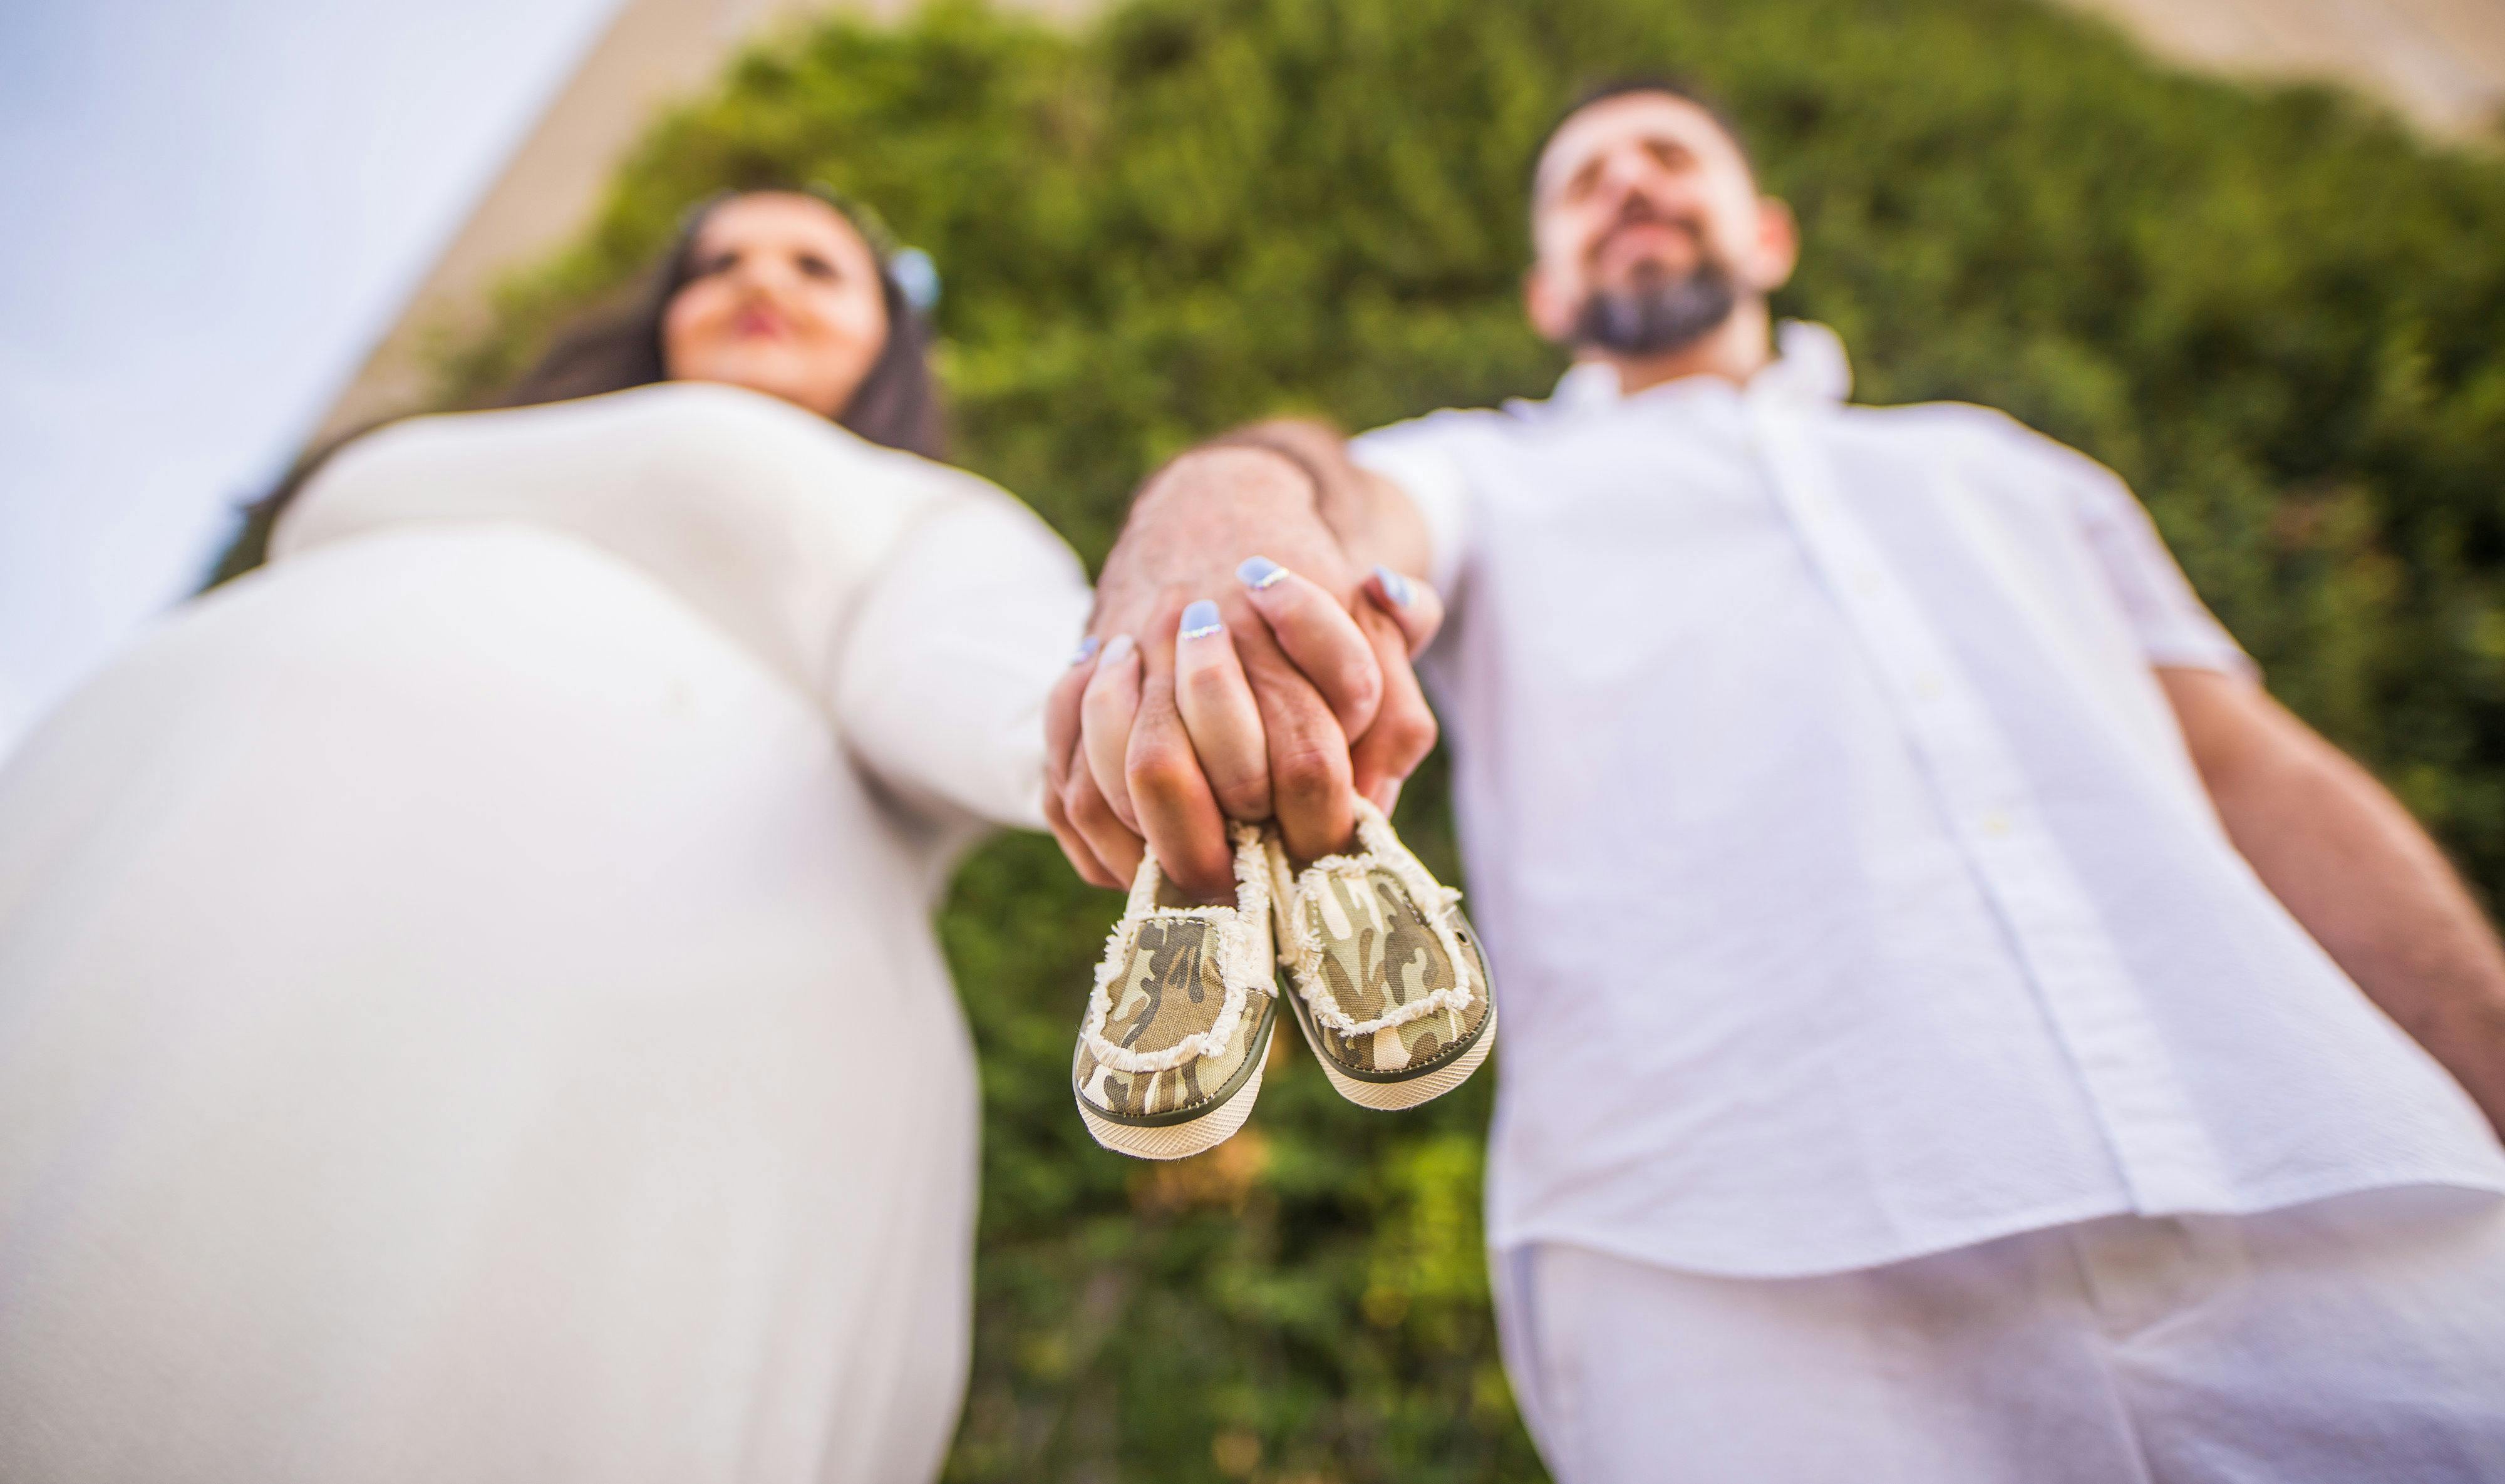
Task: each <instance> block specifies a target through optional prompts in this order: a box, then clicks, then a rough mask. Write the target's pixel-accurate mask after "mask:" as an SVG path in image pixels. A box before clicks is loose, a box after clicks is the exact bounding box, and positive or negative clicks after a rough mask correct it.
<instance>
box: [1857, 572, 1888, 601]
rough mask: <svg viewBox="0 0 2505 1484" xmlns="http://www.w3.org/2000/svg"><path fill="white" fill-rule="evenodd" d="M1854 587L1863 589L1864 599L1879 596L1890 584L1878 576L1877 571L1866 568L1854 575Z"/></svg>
mask: <svg viewBox="0 0 2505 1484" xmlns="http://www.w3.org/2000/svg"><path fill="white" fill-rule="evenodd" d="M1852 585H1853V586H1855V587H1857V588H1859V589H1861V595H1862V596H1863V597H1865V598H1875V597H1877V596H1879V593H1880V590H1881V589H1882V588H1884V587H1886V586H1887V585H1888V582H1887V579H1885V578H1882V577H1881V576H1880V575H1879V574H1878V572H1877V570H1876V569H1874V568H1870V567H1864V568H1862V569H1861V570H1860V571H1858V572H1856V573H1854V574H1852Z"/></svg>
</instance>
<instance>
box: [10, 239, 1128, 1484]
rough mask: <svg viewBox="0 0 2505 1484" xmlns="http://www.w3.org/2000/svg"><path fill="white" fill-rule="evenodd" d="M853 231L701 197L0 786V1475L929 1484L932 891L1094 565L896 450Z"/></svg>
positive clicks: (931, 449)
mask: <svg viewBox="0 0 2505 1484" xmlns="http://www.w3.org/2000/svg"><path fill="white" fill-rule="evenodd" d="M874 235H875V233H873V232H871V231H869V230H865V229H864V227H863V226H861V225H859V224H858V223H857V221H856V220H855V219H854V217H853V216H852V214H850V213H849V212H848V211H846V210H845V209H843V208H841V207H839V206H838V205H837V204H835V203H834V202H832V201H831V200H829V199H826V198H821V197H818V196H815V195H811V194H799V193H759V194H744V195H737V196H732V197H727V198H724V199H723V200H720V201H718V202H716V203H714V204H712V205H711V206H709V207H708V208H706V209H704V210H703V211H702V212H701V213H700V214H699V215H698V216H697V217H696V218H694V219H693V221H692V223H691V225H690V227H689V229H688V231H687V233H686V234H685V235H684V237H683V238H682V240H681V241H680V242H679V243H678V244H677V246H676V247H675V248H674V249H673V251H672V253H671V255H670V257H669V258H668V260H667V261H665V263H664V264H663V265H661V267H660V268H659V270H658V272H657V274H656V278H655V292H654V294H653V297H652V298H651V300H649V302H648V303H646V304H645V305H643V306H642V307H641V309H640V311H639V312H636V313H633V314H630V315H628V316H626V317H624V318H622V319H619V320H616V321H612V322H610V323H608V324H606V325H604V326H602V327H599V328H598V329H597V330H596V331H595V332H593V333H590V334H587V335H583V336H577V337H575V338H574V339H572V340H570V341H568V342H567V343H565V344H563V345H561V346H560V347H559V349H558V351H557V352H555V353H554V354H553V355H552V357H551V358H550V361H549V362H548V363H547V365H546V366H544V367H543V368H541V370H540V371H538V372H536V373H534V375H533V376H532V377H531V378H529V379H528V380H526V382H525V383H524V386H523V389H522V392H521V393H520V394H519V396H518V397H517V399H516V400H519V401H524V402H533V403H537V404H540V405H535V406H515V407H510V408H507V409H503V410H496V411H485V412H473V413H464V414H458V415H449V416H436V417H422V418H416V419H413V420H409V421H405V422H401V423H398V424H395V425H392V426H389V427H386V428H384V429H383V430H381V431H379V432H375V433H371V434H369V435H367V436H365V437H363V438H361V439H358V440H356V441H355V442H351V443H350V444H348V445H347V446H346V447H345V448H343V449H342V450H340V451H339V452H338V453H337V454H335V456H334V457H332V458H331V459H329V460H328V461H327V462H326V463H325V464H324V465H323V466H322V467H321V468H320V469H319V470H318V472H317V473H316V474H315V475H314V476H313V477H311V478H310V479H309V480H307V481H305V483H304V484H303V486H302V488H301V489H300V492H298V493H296V495H295V496H294V498H292V499H289V500H286V501H284V502H282V503H281V508H278V509H275V510H272V511H269V512H265V514H267V515H270V516H272V517H274V518H272V519H270V520H268V521H267V522H266V523H265V528H266V535H267V550H268V556H269V560H268V563H267V565H266V567H265V568H264V569H263V570H259V571H255V572H252V573H250V574H249V575H247V576H245V577H243V578H242V579H241V580H239V581H236V582H233V583H229V584H227V585H225V586H223V587H221V588H219V589H218V590H216V591H215V592H213V593H211V594H210V595H209V596H207V597H206V598H204V599H202V600H200V601H198V602H195V603H194V604H192V605H190V606H189V607H187V608H185V609H183V610H181V611H179V612H178V613H176V614H175V615H174V616H173V617H172V618H170V619H169V620H168V621H166V622H164V623H163V624H162V625H161V626H160V627H159V628H158V629H157V630H156V631H155V632H154V633H153V634H152V635H151V636H150V637H148V638H147V639H146V640H145V641H144V642H142V643H140V644H139V645H137V646H136V647H135V648H134V649H133V650H132V651H130V652H129V653H128V654H125V655H124V656H123V658H122V660H121V661H120V662H119V663H117V664H116V665H114V666H113V667H112V668H111V669H110V670H108V671H107V672H106V673H104V674H103V675H101V676H100V677H99V678H97V679H96V680H95V681H94V682H93V683H91V684H90V685H88V687H87V688H86V689H84V690H83V691H81V692H80V693H79V694H77V695H76V696H75V697H74V698H72V699H71V700H70V701H69V702H68V703H67V704H66V705H65V706H63V707H62V708H61V709H60V710H59V711H58V712H57V713H55V714H54V715H53V717H52V718H51V719H50V720H49V721H48V722H47V723H46V724H44V725H43V726H42V727H40V728H39V729H38V730H37V731H36V733H35V734H34V735H32V736H31V737H30V738H29V739H28V740H27V741H26V742H25V743H24V744H23V745H22V746H21V747H20V749H19V750H18V753H17V754H16V755H15V757H14V758H12V759H11V760H10V761H9V762H8V764H7V766H6V768H5V771H0V1478H6V1479H9V1480H11V1481H13V1484H50V1481H59V1480H104V1479H116V1480H143V1479H144V1480H220V1481H224V1480H234V1481H243V1480H251V1481H256V1484H264V1481H278V1480H308V1481H309V1480H319V1481H323V1484H353V1481H365V1480H420V1479H424V1480H463V1481H494V1480H524V1479H527V1480H534V1481H571V1480H599V1481H604V1484H605V1481H626V1480H646V1479H649V1480H654V1481H662V1480H668V1481H688V1480H729V1479H757V1480H803V1479H808V1480H882V1481H883V1480H915V1479H927V1478H929V1477H931V1476H933V1475H934V1474H935V1473H936V1471H937V1469H938V1466H939V1464H940V1460H941V1458H942V1455H943V1454H944V1452H945V1449H946V1447H947V1443H948V1438H949V1434H950V1431H951V1428H952V1426H953V1422H954V1418H955V1414H956V1409H957V1405H958V1401H959V1397H960V1395H961V1393H962V1390H963V1385H964V1378H965V1371H966V1365H967V1352H968V1339H969V1327H970V1260H971V1247H972V1234H973V1211H974V1190H975V1138H976V1099H975V1085H974V1065H973V1057H972V1053H971V1046H970V1042H969V1039H968V1036H967V1031H966V1026H965V1024H964V1021H963V1019H962V1017H961V1015H960V1012H959V1010H958V1007H957V1003H956V1000H955V998H954V996H953V994H952V992H951V988H950V985H949V983H948V980H947V978H946V974H945V970H944V968H943V965H942V963H941V959H940V955H939V952H938V949H937V946H936V944H935V940H934V937H933V935H932V931H931V929H930V926H929V918H930V913H931V910H932V906H933V901H934V897H935V894H936V893H937V891H938V890H939V889H940V888H941V886H942V885H943V884H944V882H945V880H946V878H947V872H948V868H949V866H950V864H951V863H952V861H953V860H954V859H955V857H956V855H957V854H958V853H959V852H960V851H961V850H962V848H963V847H964V846H965V845H966V844H968V843H969V842H970V839H971V838H972V837H974V836H975V835H976V834H978V833H979V832H980V831H981V830H983V829H984V828H985V827H987V826H990V825H1013V826H1019V827H1024V828H1040V827H1041V813H1040V812H1039V810H1040V805H1039V797H1038V793H1039V781H1040V778H1041V751H1042V733H1041V724H1040V722H1039V708H1040V707H1041V704H1042V702H1043V699H1044V696H1045V692H1046V690H1047V689H1048V688H1049V687H1050V686H1051V685H1052V683H1053V682H1054V681H1055V680H1056V679H1057V678H1058V677H1059V676H1060V674H1061V673H1062V671H1063V667H1064V662H1065V660H1066V659H1067V658H1068V656H1069V654H1070V652H1071V649H1072V647H1073V645H1074V644H1075V643H1076V639H1077V636H1078V633H1079V630H1080V626H1081V623H1082V620H1083V618H1084V616H1085V611H1086V607H1087V602H1088V594H1087V589H1086V586H1085V583H1084V579H1083V576H1082V573H1081V571H1080V568H1079V565H1078V563H1077V562H1076V559H1075V558H1074V557H1073V556H1072V554H1071V552H1070V551H1069V549H1068V548H1066V547H1065V546H1064V545H1063V544H1062V543H1061V542H1060V541H1059V540H1058V539H1057V538H1056V537H1055V536H1054V535H1053V534H1052V532H1051V531H1049V530H1048V529H1047V528H1046V527H1045V526H1044V525H1043V524H1042V522H1041V521H1040V520H1039V519H1038V518H1037V517H1036V516H1035V515H1034V513H1033V512H1030V511H1028V510H1027V508H1026V507H1024V506H1023V505H1021V504H1019V503H1018V502H1017V501H1016V500H1014V499H1012V498H1011V497H1010V496H1008V495H1007V494H1006V493H1004V492H1003V491H1001V490H999V489H997V488H995V487H993V486H991V485H989V484H987V483H985V482H984V481H982V480H981V479H978V478H975V477H972V476H970V475H967V474H965V473H962V472H960V471H957V470H954V469H950V468H948V467H946V466H945V465H943V464H940V463H937V462H935V461H934V457H933V455H935V451H936V450H935V440H934V437H933V429H934V426H935V418H934V416H933V412H934V406H933V402H932V396H931V392H930V387H929V380H928V373H927V371H926V368H925V367H924V365H923V345H924V337H923V333H922V329H921V327H920V325H919V324H918V323H917V322H916V320H915V318H914V311H913V309H912V307H911V306H910V304H909V303H908V301H907V300H906V298H905V296H904V295H903V293H902V292H901V290H900V284H899V280H898V276H897V274H896V273H895V272H893V271H892V270H891V269H890V268H889V267H888V266H887V265H886V264H885V263H883V261H882V258H881V255H880V253H879V251H878V250H877V249H875V248H874V247H873V245H872V240H871V238H872V237H873V236H874ZM592 394H598V395H592ZM558 398H566V399H571V400H564V401H558V400H555V399H558Z"/></svg>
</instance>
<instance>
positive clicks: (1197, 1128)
mask: <svg viewBox="0 0 2505 1484" xmlns="http://www.w3.org/2000/svg"><path fill="white" fill-rule="evenodd" d="M1277 1004H1278V1003H1277V1001H1275V1000H1273V1001H1272V1002H1271V1004H1270V1005H1268V1006H1266V1007H1263V1010H1262V1015H1261V1028H1260V1030H1259V1032H1258V1033H1257V1039H1258V1041H1259V1042H1260V1043H1259V1045H1258V1046H1257V1047H1255V1049H1254V1050H1253V1055H1252V1056H1251V1057H1249V1058H1248V1059H1247V1060H1246V1063H1245V1068H1239V1069H1238V1070H1237V1072H1236V1077H1237V1078H1241V1080H1240V1081H1238V1082H1237V1083H1236V1085H1235V1086H1234V1087H1233V1089H1232V1090H1227V1089H1220V1095H1219V1096H1218V1097H1217V1100H1216V1101H1214V1102H1212V1103H1210V1104H1209V1105H1208V1106H1207V1107H1205V1108H1197V1109H1193V1110H1191V1111H1190V1112H1189V1113H1185V1114H1183V1115H1182V1116H1177V1115H1175V1114H1173V1113H1160V1114H1156V1115H1154V1116H1151V1117H1146V1118H1137V1119H1125V1118H1119V1117H1116V1116H1114V1115H1112V1114H1111V1113H1099V1112H1097V1111H1096V1110H1095V1109H1093V1108H1091V1107H1089V1106H1088V1104H1087V1100H1086V1099H1085V1098H1083V1097H1079V1096H1078V1095H1077V1094H1076V1091H1075V1090H1074V1091H1073V1093H1072V1101H1074V1102H1076V1104H1077V1105H1078V1116H1079V1118H1080V1119H1081V1120H1083V1121H1084V1122H1085V1123H1086V1125H1087V1132H1089V1133H1090V1134H1093V1135H1095V1136H1096V1142H1097V1143H1098V1144H1101V1145H1103V1146H1104V1147H1105V1148H1109V1149H1111V1150H1112V1151H1113V1152H1114V1153H1116V1154H1128V1155H1130V1156H1131V1157H1132V1158H1134V1159H1188V1158H1190V1157H1191V1156H1192V1155H1194V1154H1199V1153H1205V1152H1207V1151H1208V1150H1210V1149H1214V1148H1217V1147H1218V1146H1219V1145H1221V1144H1224V1143H1225V1142H1226V1141H1227V1140H1229V1139H1232V1138H1234V1137H1235V1134H1236V1131H1237V1130H1238V1129H1241V1128H1242V1127H1243V1126H1244V1120H1245V1119H1247V1118H1249V1117H1251V1116H1253V1100H1254V1099H1256V1098H1258V1097H1259V1096H1260V1095H1261V1074H1262V1072H1263V1071H1264V1070H1265V1069H1266V1068H1267V1066H1268V1063H1269V1060H1270V1037H1271V1036H1272V1035H1273V1034H1274V1033H1275V1032H1276V1031H1277V1029H1278V1025H1279V1016H1278V1008H1277ZM1248 1068H1249V1069H1250V1075H1249V1076H1248V1075H1247V1072H1246V1069H1248Z"/></svg>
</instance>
